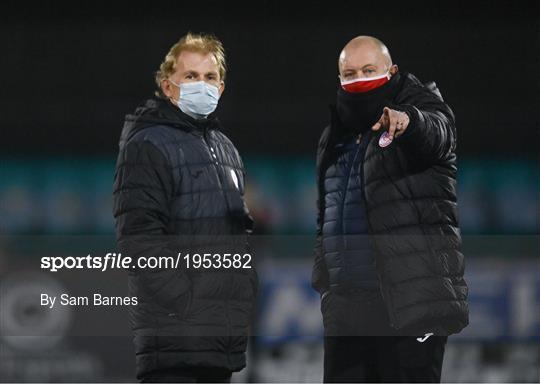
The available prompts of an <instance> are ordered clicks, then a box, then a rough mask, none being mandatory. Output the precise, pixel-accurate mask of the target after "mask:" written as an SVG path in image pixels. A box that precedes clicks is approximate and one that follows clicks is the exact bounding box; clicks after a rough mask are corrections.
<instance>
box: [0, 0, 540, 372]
mask: <svg viewBox="0 0 540 385" xmlns="http://www.w3.org/2000/svg"><path fill="white" fill-rule="evenodd" d="M539 11H540V3H538V2H537V1H519V2H518V1H513V2H511V1H502V2H496V3H495V2H489V1H477V2H474V1H452V2H401V3H400V4H399V5H394V4H391V3H388V2H363V1H354V2H353V1H332V2H331V1H311V2H273V1H260V2H250V3H247V4H246V3H244V4H241V3H238V4H235V3H233V2H213V1H204V2H183V1H175V2H167V1H161V2H147V3H137V4H136V5H135V3H132V2H131V3H130V2H108V3H105V2H98V1H86V2H78V3H72V4H71V5H70V6H68V7H64V6H60V4H59V3H58V2H53V1H41V2H36V3H35V4H32V3H29V2H20V1H12V2H10V1H7V2H5V5H3V11H2V13H1V14H0V44H1V47H2V55H0V57H1V59H0V79H1V83H0V84H1V85H2V86H1V87H0V106H1V107H0V108H1V115H0V127H1V133H2V140H1V141H0V202H1V203H0V234H1V236H0V310H1V313H0V381H21V382H28V381H33V382H36V381H38V382H47V381H60V382H63V381H69V382H78V381H86V382H102V381H106V382H115V381H119V382H127V381H133V380H134V357H133V351H132V346H131V340H130V337H129V329H128V323H127V319H126V317H125V315H124V314H123V313H121V312H114V313H110V314H105V313H103V312H102V313H99V314H90V315H87V316H85V315H84V314H79V313H76V312H75V311H69V310H66V311H65V312H51V311H49V312H48V311H47V310H43V309H42V308H40V307H36V306H35V304H34V302H32V301H31V300H29V298H31V297H32V296H35V295H36V293H38V292H40V291H42V290H43V287H44V286H45V287H47V288H48V289H49V290H57V291H59V292H60V291H61V290H65V289H66V288H68V289H69V290H71V291H73V290H80V291H81V292H84V290H85V289H84V288H85V287H95V286H96V285H99V286H100V287H103V288H105V289H107V290H110V291H115V292H118V293H121V292H125V291H126V287H125V286H126V285H125V282H126V279H125V275H123V274H122V273H120V274H116V275H114V274H111V275H107V276H104V275H101V276H96V275H88V274H87V275H84V276H78V275H76V274H64V275H60V274H56V275H53V274H50V273H49V274H46V273H43V272H39V271H38V267H39V266H38V264H37V263H36V262H35V260H34V259H33V257H38V256H42V255H43V254H44V253H47V254H53V253H57V254H58V255H69V254H67V253H68V252H67V251H66V250H71V251H72V252H77V250H78V251H79V252H81V250H87V249H88V246H89V245H92V247H94V248H96V249H97V250H112V249H114V219H113V218H112V214H111V209H112V195H111V193H112V180H113V175H114V165H115V161H116V159H115V157H116V154H117V150H118V144H117V143H118V138H119V134H120V131H121V128H122V124H123V117H124V115H125V114H127V113H130V112H132V111H133V110H134V109H135V108H136V106H137V105H138V104H140V103H141V102H143V101H144V100H145V99H146V98H148V97H150V96H151V95H152V93H153V91H154V82H153V73H154V71H155V70H157V68H158V66H159V64H160V63H161V61H162V59H163V57H164V55H165V54H166V52H167V51H168V49H169V48H170V46H171V45H173V44H174V43H175V42H176V41H177V40H178V39H179V38H180V37H181V36H182V35H184V34H185V33H186V32H188V31H193V32H211V33H214V34H215V35H216V36H218V37H219V38H220V39H221V40H222V42H223V43H224V45H225V48H226V51H227V56H228V67H229V70H228V78H227V84H226V90H225V93H224V95H223V97H222V99H221V102H220V105H219V107H218V110H217V112H216V113H217V115H218V116H219V118H220V120H221V121H222V123H223V125H224V127H225V133H226V134H227V135H228V136H229V137H230V138H231V139H232V140H233V142H234V143H235V144H236V145H237V147H238V149H239V151H240V153H241V154H242V156H243V157H244V160H245V163H246V168H247V173H248V180H247V182H248V186H247V191H248V201H249V206H250V208H251V211H252V213H253V215H254V217H255V220H256V232H257V234H259V235H260V236H276V237H282V238H281V239H283V240H284V242H290V243H293V244H294V245H295V248H294V252H290V253H276V254H275V255H270V256H267V257H266V258H265V261H264V263H263V264H261V266H260V272H259V276H260V278H261V281H262V282H261V299H260V304H259V318H258V322H257V329H256V330H257V331H256V333H255V334H256V337H254V338H253V339H252V343H251V347H250V356H249V365H248V369H246V370H244V371H242V372H241V373H239V374H238V375H235V377H234V378H233V380H234V381H252V382H257V381H258V382H318V381H320V380H321V379H322V339H321V337H320V336H321V331H322V322H321V316H320V311H319V299H318V296H317V295H316V293H315V292H314V291H313V290H311V289H310V287H309V280H310V274H311V258H312V254H311V250H312V246H313V243H312V241H313V234H314V231H315V214H316V213H315V150H316V145H317V141H318V138H319V135H320V134H321V132H322V130H323V128H324V126H325V125H326V124H327V122H328V115H329V113H328V105H329V104H331V103H333V101H334V98H335V94H336V90H337V86H338V78H337V57H338V55H339V52H340V50H341V48H342V47H343V45H344V44H345V43H346V42H347V41H349V40H350V39H351V38H353V37H354V36H356V35H360V34H368V35H373V36H376V37H378V38H380V39H381V40H383V41H384V42H385V43H386V44H387V46H388V47H389V49H390V52H391V54H392V57H393V59H394V62H395V63H397V64H398V65H399V67H400V69H401V70H403V71H409V72H412V73H413V74H415V75H416V76H417V77H418V78H420V79H421V80H422V81H424V82H425V81H429V80H434V81H436V83H437V85H438V87H439V89H440V90H441V92H442V94H443V97H444V99H445V100H446V102H447V103H448V104H449V105H450V106H451V107H452V108H453V110H454V112H455V114H456V117H457V126H458V150H457V151H458V162H459V179H458V188H459V196H458V199H459V214H460V221H461V228H462V232H463V234H464V248H465V254H466V256H467V258H468V259H467V273H466V274H467V276H466V278H467V279H468V282H469V285H470V307H471V324H470V326H469V327H468V328H467V329H466V330H465V331H464V332H463V333H461V334H460V335H458V336H452V337H451V338H450V339H449V343H448V347H447V355H446V357H445V363H444V371H443V381H446V382H516V381H518V382H539V381H540V369H539V368H540V258H539V257H540V200H539V197H540V144H539V140H540V135H539V132H540V121H539V112H538V106H539V105H540V103H539V102H540V100H539V95H540V93H539V91H540V84H539V82H540V77H539V76H538V69H539V65H540V50H539V48H540V27H539V25H540V24H539V23H538V14H539ZM52 240H54V241H52ZM96 245H97V246H96ZM53 250H54V251H53ZM85 252H86V251H83V253H85ZM88 317H90V318H88ZM93 323H98V324H99V323H102V324H103V325H104V328H106V327H107V326H108V325H117V326H118V327H124V325H125V329H126V331H125V333H106V334H104V335H102V336H99V335H91V336H90V335H88V334H89V333H86V332H85V331H84V327H83V326H84V325H85V324H93ZM37 328H40V329H41V330H43V331H42V332H41V334H42V335H49V337H43V336H33V337H32V336H30V335H31V334H35V330H36V329H37ZM74 330H75V332H74ZM36 334H40V333H36ZM23 336H27V337H23ZM51 336H54V337H51Z"/></svg>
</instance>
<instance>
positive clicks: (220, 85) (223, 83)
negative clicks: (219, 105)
mask: <svg viewBox="0 0 540 385" xmlns="http://www.w3.org/2000/svg"><path fill="white" fill-rule="evenodd" d="M223 91H225V82H224V81H221V82H220V83H219V96H221V94H222V93H223Z"/></svg>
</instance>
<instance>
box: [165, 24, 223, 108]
mask: <svg viewBox="0 0 540 385" xmlns="http://www.w3.org/2000/svg"><path fill="white" fill-rule="evenodd" d="M183 51H190V52H201V53H204V54H208V53H210V54H212V55H214V58H215V59H216V62H217V64H218V67H219V77H220V79H221V81H225V75H226V73H227V66H226V63H225V49H224V48H223V44H222V43H221V41H219V39H218V38H217V37H215V36H214V35H211V34H205V33H192V32H188V33H187V35H185V36H183V37H182V38H181V39H180V40H178V42H177V43H176V44H174V45H173V46H172V47H171V49H170V50H169V52H168V53H167V55H166V56H165V59H164V60H163V62H162V63H161V64H160V66H159V70H157V71H156V74H155V81H156V85H157V87H158V90H157V92H156V96H160V97H165V95H164V94H163V91H162V90H161V82H162V81H163V80H164V79H167V78H169V76H171V75H172V74H173V73H174V72H175V71H176V63H177V60H178V56H179V55H180V53H182V52H183Z"/></svg>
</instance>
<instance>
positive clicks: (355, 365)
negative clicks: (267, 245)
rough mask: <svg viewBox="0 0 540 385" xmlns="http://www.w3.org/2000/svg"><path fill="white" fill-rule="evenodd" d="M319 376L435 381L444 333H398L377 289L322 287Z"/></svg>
mask: <svg viewBox="0 0 540 385" xmlns="http://www.w3.org/2000/svg"><path fill="white" fill-rule="evenodd" d="M321 310H322V313H323V321H324V327H325V337H324V382H342V383H347V382H356V383H361V382H371V383H374V382H386V383H388V382H390V383H396V382H424V383H427V382H431V383H433V382H440V381H441V369H442V363H443V356H444V349H445V346H446V341H447V337H446V336H433V335H431V336H426V335H424V336H407V335H405V336H403V335H399V334H398V333H397V332H396V331H395V330H394V329H392V328H391V327H390V326H389V320H388V315H387V312H386V307H385V305H384V302H383V301H382V298H381V297H380V294H379V293H378V292H377V291H372V292H365V293H361V294H358V293H357V294H354V295H340V294H336V293H327V294H326V295H325V296H324V297H323V299H322V303H321Z"/></svg>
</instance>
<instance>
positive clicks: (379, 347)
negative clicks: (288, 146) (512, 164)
mask: <svg viewBox="0 0 540 385" xmlns="http://www.w3.org/2000/svg"><path fill="white" fill-rule="evenodd" d="M338 67H339V80H340V85H339V88H338V92H337V98H336V104H335V106H333V107H332V108H331V111H332V114H331V121H330V124H329V126H328V127H326V129H325V130H324V132H323V134H322V136H321V139H320V142H319V147H318V153H317V170H318V229H317V230H318V231H317V243H316V247H315V264H314V269H313V280H312V281H313V287H314V288H315V289H316V290H318V291H319V293H320V294H321V310H322V314H323V322H324V328H325V341H324V347H325V356H324V381H325V382H440V378H441V367H442V361H443V354H444V348H445V344H446V340H447V336H448V335H450V334H453V333H458V332H459V331H461V330H462V329H463V328H464V327H465V326H466V325H467V324H468V305H467V284H466V283H465V280H464V279H463V273H464V257H463V254H462V253H461V251H460V248H461V238H460V233H459V227H458V220H457V205H456V154H455V148H456V128H455V125H454V114H453V113H452V110H451V109H450V107H448V105H447V104H446V103H445V102H444V101H443V99H442V97H441V94H440V92H439V90H438V89H437V88H436V86H435V83H433V82H431V83H427V84H423V83H421V82H420V81H419V80H418V79H417V78H416V77H415V76H413V75H411V74H410V73H402V72H400V71H399V69H398V66H397V65H396V64H394V63H393V62H392V58H391V56H390V52H389V51H388V48H387V47H386V46H385V45H384V44H383V43H382V42H381V41H380V40H378V39H376V38H374V37H370V36H359V37H357V38H355V39H353V40H351V41H350V42H349V43H348V44H347V45H346V46H345V48H343V50H342V51H341V54H340V56H339V60H338Z"/></svg>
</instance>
